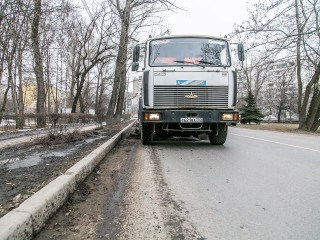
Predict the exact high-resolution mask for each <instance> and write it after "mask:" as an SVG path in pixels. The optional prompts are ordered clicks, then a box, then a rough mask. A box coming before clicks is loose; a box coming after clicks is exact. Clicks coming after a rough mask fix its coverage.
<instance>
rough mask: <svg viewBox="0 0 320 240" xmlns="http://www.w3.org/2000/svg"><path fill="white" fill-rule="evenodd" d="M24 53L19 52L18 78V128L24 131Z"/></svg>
mask: <svg viewBox="0 0 320 240" xmlns="http://www.w3.org/2000/svg"><path fill="white" fill-rule="evenodd" d="M22 53H23V52H22V51H21V50H19V51H18V59H17V60H18V77H19V87H18V95H19V97H18V109H19V112H18V115H19V123H18V122H17V128H18V129H22V128H23V126H24V124H25V118H24V102H23V88H22Z"/></svg>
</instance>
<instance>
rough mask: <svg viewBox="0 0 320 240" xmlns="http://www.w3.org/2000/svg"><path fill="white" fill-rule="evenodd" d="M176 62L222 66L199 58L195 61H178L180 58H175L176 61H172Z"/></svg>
mask: <svg viewBox="0 0 320 240" xmlns="http://www.w3.org/2000/svg"><path fill="white" fill-rule="evenodd" d="M174 62H176V63H186V64H192V65H196V66H202V67H203V66H204V64H210V65H212V66H214V67H223V65H222V64H215V63H214V62H209V61H205V60H199V61H197V62H190V61H180V60H177V61H174Z"/></svg>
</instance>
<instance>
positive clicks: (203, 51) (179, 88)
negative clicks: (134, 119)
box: [132, 36, 244, 145]
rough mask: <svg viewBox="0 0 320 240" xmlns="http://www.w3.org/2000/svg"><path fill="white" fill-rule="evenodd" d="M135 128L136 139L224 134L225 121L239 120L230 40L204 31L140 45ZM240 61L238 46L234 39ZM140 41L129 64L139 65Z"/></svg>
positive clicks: (221, 138)
mask: <svg viewBox="0 0 320 240" xmlns="http://www.w3.org/2000/svg"><path fill="white" fill-rule="evenodd" d="M144 50H145V52H144V61H143V65H144V66H143V76H142V92H141V100H140V104H139V105H140V106H139V128H140V133H141V140H142V144H144V145H148V144H150V143H151V142H152V141H154V140H156V139H166V138H169V137H174V136H194V137H198V138H201V139H204V138H206V137H207V138H209V140H210V143H211V144H213V145H222V144H224V143H225V141H226V139H227V133H228V126H229V125H235V124H237V123H238V121H239V112H238V111H236V110H235V106H236V102H237V73H236V69H235V68H234V67H233V65H232V61H231V54H230V43H229V42H228V41H227V40H226V39H225V38H217V37H209V36H166V37H159V38H152V39H149V40H148V41H147V42H146V43H145V45H144ZM238 54H239V60H241V61H243V58H244V56H243V46H242V45H241V44H239V45H238ZM139 58H140V46H136V47H135V48H134V51H133V65H132V70H134V71H137V70H138V68H139Z"/></svg>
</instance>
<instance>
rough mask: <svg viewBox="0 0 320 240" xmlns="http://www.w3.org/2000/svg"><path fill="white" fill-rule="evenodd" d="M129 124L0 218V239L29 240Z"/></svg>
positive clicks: (122, 135)
mask: <svg viewBox="0 0 320 240" xmlns="http://www.w3.org/2000/svg"><path fill="white" fill-rule="evenodd" d="M134 124H135V122H132V123H130V124H129V125H128V126H127V127H125V128H124V129H122V130H121V131H120V132H119V133H117V134H116V135H115V136H113V137H112V138H110V139H109V140H108V141H107V142H105V143H104V144H102V145H101V146H99V147H98V148H97V149H95V150H94V151H92V152H91V153H90V154H88V155H87V156H86V157H84V158H82V159H81V160H80V161H79V162H77V163H76V164H75V165H73V166H72V167H71V168H69V169H68V170H67V171H66V172H65V173H64V174H63V175H61V176H59V177H57V178H56V179H55V180H53V181H51V182H50V183H49V184H48V185H46V186H45V187H43V188H42V189H40V190H39V191H38V192H36V193H35V194H34V195H32V196H31V197H30V198H28V199H27V200H25V201H24V202H23V203H22V204H20V206H19V207H18V208H16V209H14V210H12V211H11V212H9V213H7V214H6V215H4V216H3V217H2V218H0V240H14V239H17V240H18V239H19V240H21V239H32V237H33V236H34V235H35V234H36V233H38V232H39V231H40V230H41V228H42V227H43V226H44V224H45V223H46V221H47V220H48V219H49V218H50V217H51V216H52V215H53V214H54V213H55V212H56V211H57V210H58V209H59V208H60V207H61V206H62V205H63V204H64V202H65V201H66V200H67V198H68V196H69V195H70V194H71V193H73V192H74V191H75V189H76V186H77V184H79V183H80V182H82V181H83V180H84V179H85V178H86V177H87V176H88V175H89V174H90V173H91V172H92V171H93V169H94V168H95V167H96V166H97V165H98V163H99V162H100V161H101V160H102V159H103V158H104V157H105V156H106V155H107V153H108V152H109V151H110V150H111V149H112V148H113V147H114V146H115V145H116V144H117V143H118V142H119V141H120V140H121V139H123V138H125V137H126V136H128V135H129V131H130V130H131V127H132V126H134Z"/></svg>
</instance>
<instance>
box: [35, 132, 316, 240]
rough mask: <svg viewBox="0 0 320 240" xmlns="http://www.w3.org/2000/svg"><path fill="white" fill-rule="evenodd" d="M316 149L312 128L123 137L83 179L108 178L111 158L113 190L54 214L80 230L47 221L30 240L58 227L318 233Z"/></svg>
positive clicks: (238, 234)
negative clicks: (222, 138) (219, 138)
mask: <svg viewBox="0 0 320 240" xmlns="http://www.w3.org/2000/svg"><path fill="white" fill-rule="evenodd" d="M319 156H320V136H319V135H318V136H316V135H303V134H289V133H277V132H271V131H259V130H248V129H242V128H229V136H228V139H227V142H226V144H225V145H224V146H212V145H210V144H209V142H208V141H197V140H195V139H187V138H185V139H173V140H170V141H161V142H156V143H155V144H153V145H151V146H143V145H141V143H140V140H139V139H132V138H131V139H127V140H124V141H123V142H122V143H121V144H120V145H119V146H118V148H117V149H116V151H115V152H114V153H113V154H111V155H109V156H107V158H106V160H105V163H103V164H105V167H103V166H101V167H100V170H99V171H100V172H101V174H99V175H94V177H93V179H92V180H91V183H90V182H88V183H86V184H87V186H89V187H90V186H95V185H97V184H96V183H97V182H99V183H100V182H106V181H107V180H101V178H102V177H104V178H106V177H105V175H104V172H108V171H112V169H110V168H112V166H113V165H114V166H115V168H116V169H117V173H118V174H117V176H118V177H117V178H115V174H112V179H113V180H116V181H114V185H112V186H105V187H104V188H108V189H109V190H110V189H113V192H112V194H110V192H109V193H108V194H101V193H100V194H99V195H97V194H96V193H92V194H89V195H88V196H86V200H85V201H84V202H83V203H81V204H82V205H81V204H80V205H79V204H78V205H75V206H72V205H70V203H69V205H68V206H67V207H66V208H65V209H64V211H65V212H63V213H62V214H61V213H60V214H58V215H59V216H60V220H61V216H62V218H65V219H66V220H65V221H66V222H67V223H69V224H70V225H71V226H72V229H74V228H76V229H78V228H79V229H82V230H79V231H76V232H75V231H74V230H72V231H69V230H68V227H66V226H63V229H61V227H60V228H57V227H56V225H55V224H56V223H57V222H58V221H60V220H57V219H53V220H52V221H51V227H50V224H49V227H48V229H47V230H46V231H48V232H47V233H46V234H45V233H44V234H43V235H40V236H39V238H38V239H41V236H53V235H54V234H53V233H52V232H54V231H56V232H55V233H57V232H60V233H61V232H63V234H60V235H59V234H58V235H57V236H58V237H57V238H56V239H87V238H90V239H226V240H229V239H239V240H242V239H246V240H247V239H253V240H259V239H263V240H265V239H266V240H269V239H275V240H277V239H288V240H295V239H296V240H301V239H304V240H318V239H320V208H319V203H320V187H319V186H320V157H319ZM104 169H108V170H104ZM99 186H100V185H99ZM97 188H98V187H97ZM100 191H102V190H100ZM98 196H100V197H98ZM101 196H103V197H101ZM92 207H94V208H95V210H94V212H95V214H91V212H90V211H88V209H90V208H92ZM99 208H101V209H100V210H99ZM76 212H78V213H76ZM97 212H98V213H97ZM69 213H70V214H71V213H73V215H72V218H70V216H69V215H68V214H69ZM66 215H68V216H69V218H68V216H66ZM84 216H90V217H87V218H86V217H84ZM96 216H98V217H96ZM77 218H78V219H77ZM93 223H94V224H93ZM89 225H90V229H86V226H89ZM77 226H78V228H77ZM50 231H51V232H50ZM89 233H90V234H89ZM53 239H54V238H53Z"/></svg>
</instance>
